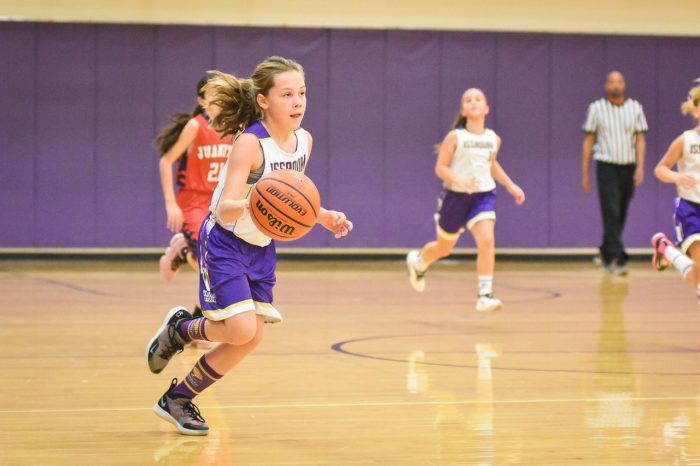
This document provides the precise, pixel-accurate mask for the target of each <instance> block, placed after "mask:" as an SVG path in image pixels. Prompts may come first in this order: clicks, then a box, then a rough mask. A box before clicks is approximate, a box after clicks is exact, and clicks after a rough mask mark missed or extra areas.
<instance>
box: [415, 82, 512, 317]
mask: <svg viewBox="0 0 700 466" xmlns="http://www.w3.org/2000/svg"><path fill="white" fill-rule="evenodd" d="M488 113H489V106H488V103H487V101H486V95H485V94H484V92H483V91H482V90H481V89H473V88H472V89H467V90H466V91H465V92H464V94H463V95H462V100H461V107H460V112H459V115H458V116H457V119H456V121H455V123H454V125H453V129H452V131H450V132H449V133H447V136H445V139H444V140H443V142H442V144H441V145H440V149H439V152H438V159H437V164H436V166H435V173H436V175H437V176H438V178H440V179H441V180H442V181H443V183H444V185H443V186H444V191H443V192H442V195H441V196H440V199H439V201H438V212H437V214H435V219H436V223H437V225H436V226H437V238H436V239H435V240H434V241H431V242H430V243H428V244H426V245H425V246H423V249H422V251H417V250H414V251H411V252H409V253H408V255H407V256H406V265H407V267H408V277H409V281H410V283H411V286H412V287H413V289H414V290H416V291H418V292H421V291H423V290H424V289H425V278H424V275H425V272H426V270H427V269H428V267H429V266H430V264H432V263H433V262H435V261H437V260H438V259H441V258H443V257H447V256H448V255H449V254H450V252H452V249H453V248H454V247H455V245H456V244H457V240H458V239H459V237H460V235H461V234H462V233H463V232H464V230H465V228H467V229H469V231H470V232H471V234H472V236H473V237H474V241H475V242H476V247H477V259H476V269H477V273H478V279H479V295H478V299H477V301H476V310H477V311H480V312H488V311H493V310H496V309H499V308H500V307H501V306H502V303H501V301H500V300H498V299H496V298H494V297H493V270H494V266H495V241H494V226H495V222H496V212H495V210H494V207H495V203H496V181H497V182H498V183H500V184H501V185H503V186H504V187H505V188H506V189H507V190H508V192H509V193H510V194H511V196H513V198H514V199H515V202H516V204H518V205H520V204H522V203H523V202H525V193H523V190H522V189H520V187H519V186H518V185H517V184H515V183H514V182H513V181H512V180H511V179H510V178H509V177H508V175H507V174H506V172H505V170H503V168H502V167H501V165H500V164H499V163H498V162H497V161H496V156H497V155H498V149H499V148H500V147H501V138H500V137H498V135H497V134H496V133H495V132H494V131H493V130H490V129H487V128H486V124H485V122H486V115H488Z"/></svg>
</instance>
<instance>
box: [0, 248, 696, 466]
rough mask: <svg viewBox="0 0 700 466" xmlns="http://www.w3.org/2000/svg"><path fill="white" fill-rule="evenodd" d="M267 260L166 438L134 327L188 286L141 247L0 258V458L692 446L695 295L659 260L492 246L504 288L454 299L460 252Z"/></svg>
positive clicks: (589, 452)
mask: <svg viewBox="0 0 700 466" xmlns="http://www.w3.org/2000/svg"><path fill="white" fill-rule="evenodd" d="M427 279H428V289H427V290H426V292H425V293H423V294H420V295H419V294H415V293H414V292H413V291H412V290H411V289H410V288H409V285H408V283H407V281H406V277H405V271H404V266H403V263H401V262H394V263H372V262H357V263H334V262H317V263H308V262H284V263H281V264H280V269H279V285H278V287H277V296H276V303H277V305H278V308H279V309H280V310H281V311H282V312H283V314H284V316H285V319H286V320H285V322H284V323H282V324H277V325H273V326H270V327H268V329H267V330H268V331H267V334H266V339H265V341H264V342H263V343H262V345H261V347H260V348H259V349H258V351H257V352H256V353H253V355H251V356H250V357H249V358H248V359H247V360H246V361H244V362H243V363H242V365H241V366H239V367H238V368H236V369H234V371H232V372H231V373H230V374H229V375H228V376H226V377H225V378H224V379H222V380H221V381H220V382H218V383H217V384H216V385H214V386H213V387H212V388H211V389H209V390H208V391H206V392H205V393H203V394H202V396H200V397H199V398H198V399H197V404H198V406H199V408H200V409H201V411H202V414H203V416H204V417H205V418H206V420H207V421H208V423H209V425H210V427H211V434H210V435H209V436H208V437H187V436H183V435H180V434H178V433H177V432H176V431H175V429H174V428H173V427H172V426H171V425H169V424H167V423H165V422H163V421H161V420H160V419H159V418H157V417H156V416H155V415H154V414H153V413H152V412H151V406H152V405H153V403H154V402H155V401H156V400H157V399H158V397H159V396H160V395H161V393H162V392H163V391H164V390H165V389H166V388H167V387H168V385H169V382H170V379H171V378H172V377H178V378H180V377H183V376H184V375H185V374H186V373H187V371H188V370H189V368H190V367H191V365H192V364H193V363H194V362H195V361H196V359H197V358H198V357H199V355H200V354H201V353H202V352H201V350H195V349H185V351H184V352H183V353H181V354H180V355H178V356H176V358H175V359H174V360H173V361H172V362H171V364H170V366H169V367H168V368H167V369H166V370H165V371H164V372H163V373H162V374H160V375H153V374H151V373H149V372H148V369H147V367H146V361H145V346H146V342H147V341H148V339H149V338H150V337H151V335H152V334H153V332H154V331H155V330H156V328H157V327H158V326H159V325H160V322H161V320H162V317H163V315H164V313H165V312H166V311H167V310H168V309H170V308H171V307H172V306H174V305H177V304H184V305H187V306H188V307H189V308H191V307H192V305H193V304H194V298H195V296H196V295H195V292H196V275H195V273H194V272H192V271H189V270H187V271H183V272H182V273H181V274H180V275H179V276H178V277H177V279H176V280H175V281H174V282H172V283H163V282H162V281H161V280H160V278H159V276H158V273H157V264H155V263H135V262H114V263H95V262H83V263H75V262H74V263H70V262H63V263H60V262H59V263H56V262H53V263H52V262H7V261H5V262H0V319H1V320H0V342H1V343H0V348H1V349H0V368H1V373H2V380H1V381H0V464H2V465H100V464H106V465H150V464H167V465H208V464H221V465H223V464H226V465H229V464H235V465H368V464H381V465H510V464H528V465H565V464H575V465H618V464H619V465H622V464H625V465H651V464H653V465H669V464H674V465H675V464H677V465H690V464H700V419H699V417H698V416H699V414H700V353H699V352H698V348H699V347H698V345H699V344H700V311H699V310H698V307H697V303H696V298H695V296H694V292H693V291H692V290H691V289H690V288H689V287H688V286H686V285H685V284H684V283H683V282H681V280H680V279H679V277H678V275H677V274H676V273H675V272H674V271H667V272H664V273H657V272H654V271H652V270H651V269H650V267H648V266H647V264H646V263H644V264H635V265H633V267H632V271H631V275H630V276H629V278H609V277H607V278H606V277H603V276H602V275H601V273H600V272H599V271H598V270H597V269H596V268H595V267H594V266H593V265H592V264H589V263H581V262H579V263H557V262H550V263H534V262H521V263H514V262H511V263H500V264H499V265H498V271H497V277H496V291H497V295H498V296H499V297H500V298H501V299H503V300H504V302H505V309H504V310H503V311H501V312H498V313H493V314H488V315H477V314H476V313H475V312H474V311H473V310H472V308H473V304H474V295H475V273H474V270H473V263H464V262H462V263H447V264H444V265H441V266H439V267H436V268H435V269H434V270H431V271H430V273H429V274H428V276H427Z"/></svg>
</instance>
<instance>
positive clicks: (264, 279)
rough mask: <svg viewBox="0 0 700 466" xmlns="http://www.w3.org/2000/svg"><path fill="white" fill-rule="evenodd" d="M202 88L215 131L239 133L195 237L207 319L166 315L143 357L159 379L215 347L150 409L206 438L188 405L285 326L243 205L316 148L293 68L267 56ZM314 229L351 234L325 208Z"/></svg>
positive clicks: (268, 257) (269, 258) (257, 234)
mask: <svg viewBox="0 0 700 466" xmlns="http://www.w3.org/2000/svg"><path fill="white" fill-rule="evenodd" d="M205 88H206V89H213V90H214V91H215V96H214V98H213V101H212V102H213V103H214V104H216V105H219V106H220V107H221V109H222V110H221V113H220V114H219V115H217V117H216V118H214V120H213V126H214V128H215V129H217V131H219V132H220V133H221V134H223V135H227V134H235V133H238V132H239V131H242V133H241V134H240V135H239V136H238V137H237V138H236V139H235V141H234V142H233V147H232V150H231V154H230V156H229V161H228V164H227V165H226V167H225V168H224V172H223V174H222V177H221V180H220V181H219V184H218V186H217V188H216V191H215V192H214V196H213V198H212V202H211V207H210V210H211V213H210V215H209V217H207V219H205V221H204V223H203V224H202V228H201V230H200V235H199V248H200V260H199V264H200V305H201V307H202V312H203V314H204V317H201V318H196V319H195V318H192V316H191V315H190V313H189V312H187V310H186V309H184V308H181V307H176V308H174V309H172V310H171V311H170V312H169V313H168V314H167V315H166V317H165V320H164V321H163V324H162V326H161V327H160V329H159V330H158V331H157V332H156V334H155V336H154V337H153V338H152V339H151V341H150V343H149V345H148V352H147V359H148V365H149V369H150V370H151V372H154V373H159V372H161V371H162V370H163V369H164V368H165V366H166V365H167V364H168V362H169V361H170V359H171V358H172V356H173V355H174V354H175V352H177V351H180V350H181V349H182V347H183V345H184V344H186V343H187V342H189V341H191V340H193V339H203V340H209V341H216V342H221V343H220V344H219V345H218V346H217V347H216V348H214V349H212V350H211V351H209V352H208V353H207V354H205V355H204V356H202V358H201V359H200V360H199V361H198V362H197V364H196V365H195V367H194V368H193V369H192V371H191V372H190V373H189V374H188V375H187V377H185V379H183V380H182V381H181V382H180V383H179V384H178V383H177V379H173V381H172V383H171V386H170V388H169V389H168V390H167V392H166V393H165V394H163V396H162V397H161V398H160V400H159V401H158V403H157V404H156V405H155V406H154V411H155V412H156V414H158V415H159V416H160V417H162V418H163V419H165V420H167V421H169V422H171V423H173V424H175V425H176V426H177V428H178V430H179V431H180V432H181V433H183V434H187V435H206V434H207V433H208V432H209V427H208V426H207V424H206V422H205V421H204V419H203V418H202V416H201V415H200V413H199V411H198V409H197V407H196V406H195V405H194V404H193V403H192V399H193V398H194V397H195V396H197V395H198V394H199V393H201V392H202V390H204V389H205V388H207V387H209V386H210V385H211V384H213V383H214V382H216V381H217V380H219V379H220V378H221V377H223V375H225V374H226V373H227V372H228V371H230V370H231V369H232V368H233V367H234V366H236V364H238V363H239V362H241V360H243V359H244V358H245V357H246V356H247V355H248V354H250V353H251V352H252V351H253V350H254V349H255V348H256V347H257V346H258V344H259V343H260V341H261V340H262V337H263V333H264V326H265V323H267V322H280V321H281V320H282V317H281V315H280V313H279V312H278V311H277V309H275V307H274V306H273V304H272V302H273V299H272V291H273V288H274V286H275V281H276V277H275V267H276V255H275V244H274V242H272V240H271V239H270V238H269V237H267V236H265V235H264V234H263V233H262V232H261V231H260V230H258V229H257V228H256V227H255V225H254V224H253V222H252V220H251V218H250V215H249V212H248V209H249V200H248V198H249V195H250V192H251V189H252V188H253V187H254V186H255V184H256V183H257V181H258V180H259V179H260V178H261V177H262V175H263V174H264V173H267V172H271V171H273V170H275V169H277V167H280V168H285V167H288V166H292V167H294V169H296V170H297V171H303V170H304V168H305V166H306V164H307V163H308V160H309V154H310V153H311V146H312V138H311V134H309V133H308V132H307V131H306V130H304V129H302V128H301V121H302V119H303V117H304V113H305V111H306V85H305V82H304V71H303V68H302V67H301V65H299V64H298V63H297V62H295V61H293V60H288V59H285V58H281V57H270V58H268V59H267V60H265V61H264V62H262V63H260V64H259V65H258V66H257V67H256V69H255V72H254V73H253V76H252V77H251V79H250V80H245V79H243V80H242V79H237V78H236V77H234V76H231V75H228V74H224V73H219V72H215V73H214V78H213V79H212V80H210V81H209V83H208V84H207V86H205ZM317 223H320V224H321V225H323V227H325V228H326V229H328V230H329V231H331V232H332V233H333V234H334V235H335V237H336V238H341V237H343V236H345V235H347V234H348V233H349V232H350V231H351V230H352V223H351V222H350V221H349V220H347V218H346V217H345V214H343V213H341V212H336V211H332V210H325V209H323V208H321V209H320V212H319V215H318V219H317Z"/></svg>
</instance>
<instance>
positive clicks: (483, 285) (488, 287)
mask: <svg viewBox="0 0 700 466" xmlns="http://www.w3.org/2000/svg"><path fill="white" fill-rule="evenodd" d="M491 294H493V275H479V296H488V295H491Z"/></svg>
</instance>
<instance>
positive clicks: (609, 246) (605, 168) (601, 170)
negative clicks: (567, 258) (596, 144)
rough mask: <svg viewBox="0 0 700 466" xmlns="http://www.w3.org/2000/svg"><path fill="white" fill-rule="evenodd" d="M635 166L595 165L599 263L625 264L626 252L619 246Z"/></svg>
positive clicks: (631, 192)
mask: <svg viewBox="0 0 700 466" xmlns="http://www.w3.org/2000/svg"><path fill="white" fill-rule="evenodd" d="M636 167H637V166H636V165H614V164H611V163H605V162H596V175H597V177H598V197H599V198H600V211H601V213H602V214H603V244H602V245H601V246H600V256H601V259H602V260H603V264H606V265H607V264H610V263H611V262H613V261H617V263H618V264H620V265H623V264H626V263H627V258H628V256H627V253H626V252H625V246H624V244H622V231H623V230H624V228H625V220H627V209H628V208H629V205H630V201H631V200H632V197H633V196H634V171H635V169H636Z"/></svg>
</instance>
